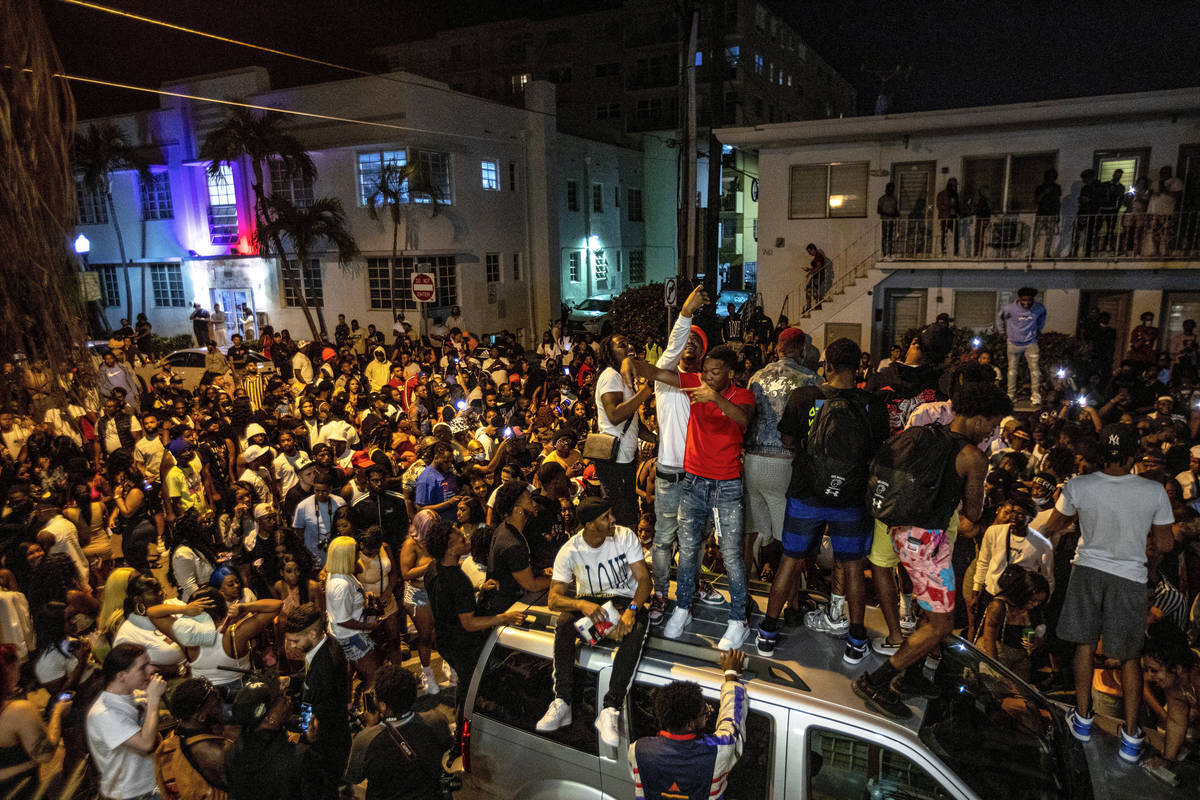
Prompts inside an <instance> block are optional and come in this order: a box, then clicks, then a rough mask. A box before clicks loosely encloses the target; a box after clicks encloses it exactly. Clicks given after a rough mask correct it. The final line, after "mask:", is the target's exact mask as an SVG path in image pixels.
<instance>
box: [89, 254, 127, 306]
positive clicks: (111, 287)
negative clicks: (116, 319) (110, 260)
mask: <svg viewBox="0 0 1200 800" xmlns="http://www.w3.org/2000/svg"><path fill="white" fill-rule="evenodd" d="M92 271H93V272H95V273H96V277H97V278H99V279H100V305H102V306H104V307H105V308H113V307H115V306H119V305H121V288H120V286H118V285H117V266H116V264H97V265H95V266H93V267H92Z"/></svg>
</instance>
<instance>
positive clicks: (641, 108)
mask: <svg viewBox="0 0 1200 800" xmlns="http://www.w3.org/2000/svg"><path fill="white" fill-rule="evenodd" d="M662 110H663V104H662V100H660V99H658V98H654V99H652V100H638V101H637V106H636V107H635V108H634V116H636V117H637V119H638V121H639V122H649V121H650V120H655V119H658V118H659V117H661V116H662Z"/></svg>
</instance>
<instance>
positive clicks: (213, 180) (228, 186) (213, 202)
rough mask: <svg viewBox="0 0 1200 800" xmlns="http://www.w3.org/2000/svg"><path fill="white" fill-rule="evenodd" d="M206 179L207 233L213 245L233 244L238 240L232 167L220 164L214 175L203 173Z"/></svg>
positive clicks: (209, 172) (235, 195)
mask: <svg viewBox="0 0 1200 800" xmlns="http://www.w3.org/2000/svg"><path fill="white" fill-rule="evenodd" d="M205 174H206V176H207V179H208V233H209V239H210V240H211V241H212V243H213V244H233V243H234V242H236V241H237V240H238V219H237V194H236V192H235V190H234V186H233V167H231V166H229V165H228V164H221V165H220V166H219V167H218V168H217V171H216V173H215V174H214V173H213V172H211V171H206V172H205Z"/></svg>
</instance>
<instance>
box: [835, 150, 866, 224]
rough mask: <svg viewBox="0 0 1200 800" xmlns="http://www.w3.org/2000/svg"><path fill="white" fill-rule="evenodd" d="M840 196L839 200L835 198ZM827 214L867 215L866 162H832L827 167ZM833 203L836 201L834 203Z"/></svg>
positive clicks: (841, 215) (839, 215) (843, 215)
mask: <svg viewBox="0 0 1200 800" xmlns="http://www.w3.org/2000/svg"><path fill="white" fill-rule="evenodd" d="M839 197H840V198H841V200H840V202H838V201H837V200H835V198H839ZM829 199H830V203H829V216H831V217H865V216H866V215H867V164H866V163H862V164H833V165H831V166H830V167H829ZM835 203H837V204H836V205H835Z"/></svg>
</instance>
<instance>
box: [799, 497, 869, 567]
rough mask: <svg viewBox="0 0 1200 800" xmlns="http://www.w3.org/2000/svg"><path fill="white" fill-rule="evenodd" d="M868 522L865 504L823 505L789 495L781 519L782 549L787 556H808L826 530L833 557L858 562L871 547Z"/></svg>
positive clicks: (815, 549) (817, 547)
mask: <svg viewBox="0 0 1200 800" xmlns="http://www.w3.org/2000/svg"><path fill="white" fill-rule="evenodd" d="M871 523H872V520H871V517H870V516H869V515H868V514H867V508H866V506H853V507H851V508H827V507H825V506H814V505H809V504H808V503H806V502H804V501H803V500H797V499H796V498H794V497H789V498H788V499H787V515H786V516H785V517H784V521H783V552H784V554H785V555H786V556H788V557H789V558H805V557H807V556H811V555H813V554H815V553H816V552H817V550H819V549H820V547H821V539H822V536H823V535H824V534H825V533H828V534H829V541H830V543H831V544H832V545H833V557H834V559H835V560H837V561H859V560H861V559H863V558H866V556H867V553H868V552H870V550H871V535H872V527H871Z"/></svg>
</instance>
